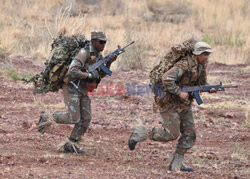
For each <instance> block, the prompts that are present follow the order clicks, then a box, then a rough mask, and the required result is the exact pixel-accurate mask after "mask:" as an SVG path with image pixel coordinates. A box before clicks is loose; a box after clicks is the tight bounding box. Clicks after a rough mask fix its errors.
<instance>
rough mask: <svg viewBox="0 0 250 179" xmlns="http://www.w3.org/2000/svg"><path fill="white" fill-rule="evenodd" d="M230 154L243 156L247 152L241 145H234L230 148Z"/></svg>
mask: <svg viewBox="0 0 250 179" xmlns="http://www.w3.org/2000/svg"><path fill="white" fill-rule="evenodd" d="M230 152H231V153H233V154H240V155H241V154H243V153H244V152H245V150H244V149H243V148H242V147H241V146H240V144H239V143H237V142H236V143H234V144H232V146H231V148H230Z"/></svg>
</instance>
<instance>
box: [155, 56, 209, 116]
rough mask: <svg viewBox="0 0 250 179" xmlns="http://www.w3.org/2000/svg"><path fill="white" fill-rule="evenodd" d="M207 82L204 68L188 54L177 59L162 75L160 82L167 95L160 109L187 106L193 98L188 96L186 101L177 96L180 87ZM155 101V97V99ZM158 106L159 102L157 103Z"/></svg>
mask: <svg viewBox="0 0 250 179" xmlns="http://www.w3.org/2000/svg"><path fill="white" fill-rule="evenodd" d="M206 83H207V77H206V69H205V67H203V66H202V65H199V64H198V63H197V61H196V60H195V59H194V58H193V57H192V56H191V55H188V56H186V57H184V58H182V59H181V60H180V61H178V62H177V63H176V64H175V65H174V66H173V67H172V68H171V69H169V70H168V71H167V72H165V73H164V75H163V76H162V84H163V86H164V90H166V91H167V95H166V97H165V98H164V100H163V105H162V104H161V105H160V109H159V110H160V111H164V110H165V109H166V108H169V107H173V106H175V107H176V106H179V107H181V106H189V105H191V103H192V101H193V98H192V97H190V98H189V101H188V102H185V101H183V100H181V99H180V98H179V96H178V95H179V93H180V89H181V88H182V87H183V86H195V85H204V84H206ZM155 101H156V103H157V99H155ZM158 106H159V104H158Z"/></svg>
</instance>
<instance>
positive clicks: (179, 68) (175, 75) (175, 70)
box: [162, 62, 188, 95]
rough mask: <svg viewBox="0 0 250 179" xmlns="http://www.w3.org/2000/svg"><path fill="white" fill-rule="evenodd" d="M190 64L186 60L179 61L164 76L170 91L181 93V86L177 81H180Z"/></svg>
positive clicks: (163, 79)
mask: <svg viewBox="0 0 250 179" xmlns="http://www.w3.org/2000/svg"><path fill="white" fill-rule="evenodd" d="M187 66H188V64H187V63H185V62H181V63H177V64H176V65H174V66H173V67H172V68H171V69H169V70H168V71H167V72H166V73H164V75H163V76H162V83H163V85H164V87H166V89H167V90H168V92H169V93H171V94H175V95H179V94H180V87H179V85H178V84H177V83H176V82H177V81H180V79H181V77H182V75H183V74H184V73H185V72H186V71H187Z"/></svg>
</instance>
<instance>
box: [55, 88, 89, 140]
mask: <svg viewBox="0 0 250 179" xmlns="http://www.w3.org/2000/svg"><path fill="white" fill-rule="evenodd" d="M63 97H64V103H65V106H66V109H67V110H68V112H55V113H54V114H53V118H54V119H55V121H56V123H59V124H74V125H75V126H74V128H73V130H72V132H71V135H70V138H71V139H75V140H76V141H79V140H80V139H81V137H82V136H83V135H84V133H85V132H86V131H87V129H88V126H89V123H90V121H91V100H90V98H89V97H88V96H87V95H82V94H80V93H78V92H77V91H75V89H73V88H72V87H70V86H68V85H64V86H63Z"/></svg>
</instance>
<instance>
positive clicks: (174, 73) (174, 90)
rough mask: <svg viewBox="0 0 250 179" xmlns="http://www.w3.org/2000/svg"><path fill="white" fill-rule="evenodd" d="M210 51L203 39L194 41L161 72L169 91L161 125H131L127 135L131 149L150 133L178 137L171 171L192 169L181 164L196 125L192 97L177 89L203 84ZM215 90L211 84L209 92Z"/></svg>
mask: <svg viewBox="0 0 250 179" xmlns="http://www.w3.org/2000/svg"><path fill="white" fill-rule="evenodd" d="M212 52H213V50H212V49H211V47H210V46H209V45H208V44H207V43H205V42H197V43H195V45H194V50H193V52H192V54H189V55H187V56H185V57H184V58H182V59H181V60H179V61H178V62H177V63H175V64H174V66H173V67H172V68H170V69H169V70H168V71H167V72H165V73H164V74H163V76H162V85H163V86H164V87H165V89H166V90H167V93H168V95H167V96H166V97H165V98H164V100H163V103H164V105H163V106H161V109H160V117H161V124H162V126H161V127H154V128H153V129H152V130H147V128H146V126H144V125H143V124H142V123H141V124H140V125H138V126H136V127H135V128H134V131H133V132H132V134H131V136H130V138H129V148H130V150H134V148H135V146H136V144H137V143H138V142H141V141H143V140H145V139H146V138H147V137H149V138H150V139H151V140H154V141H162V142H168V141H172V140H176V139H177V138H178V137H179V134H181V135H180V137H179V139H178V143H177V145H176V150H175V152H174V154H173V159H172V161H171V163H170V166H169V169H170V170H171V171H193V169H192V168H191V167H187V166H185V165H184V154H185V153H186V152H187V150H188V149H190V148H191V147H193V146H194V144H195V140H196V133H195V125H194V120H193V115H192V110H191V104H192V101H193V97H192V96H190V95H189V94H188V93H186V92H182V91H181V90H180V89H181V88H182V87H183V86H195V85H204V84H206V64H207V62H208V58H209V55H210V54H211V53H212ZM214 92H216V90H215V89H214V88H213V89H211V90H210V93H214Z"/></svg>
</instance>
